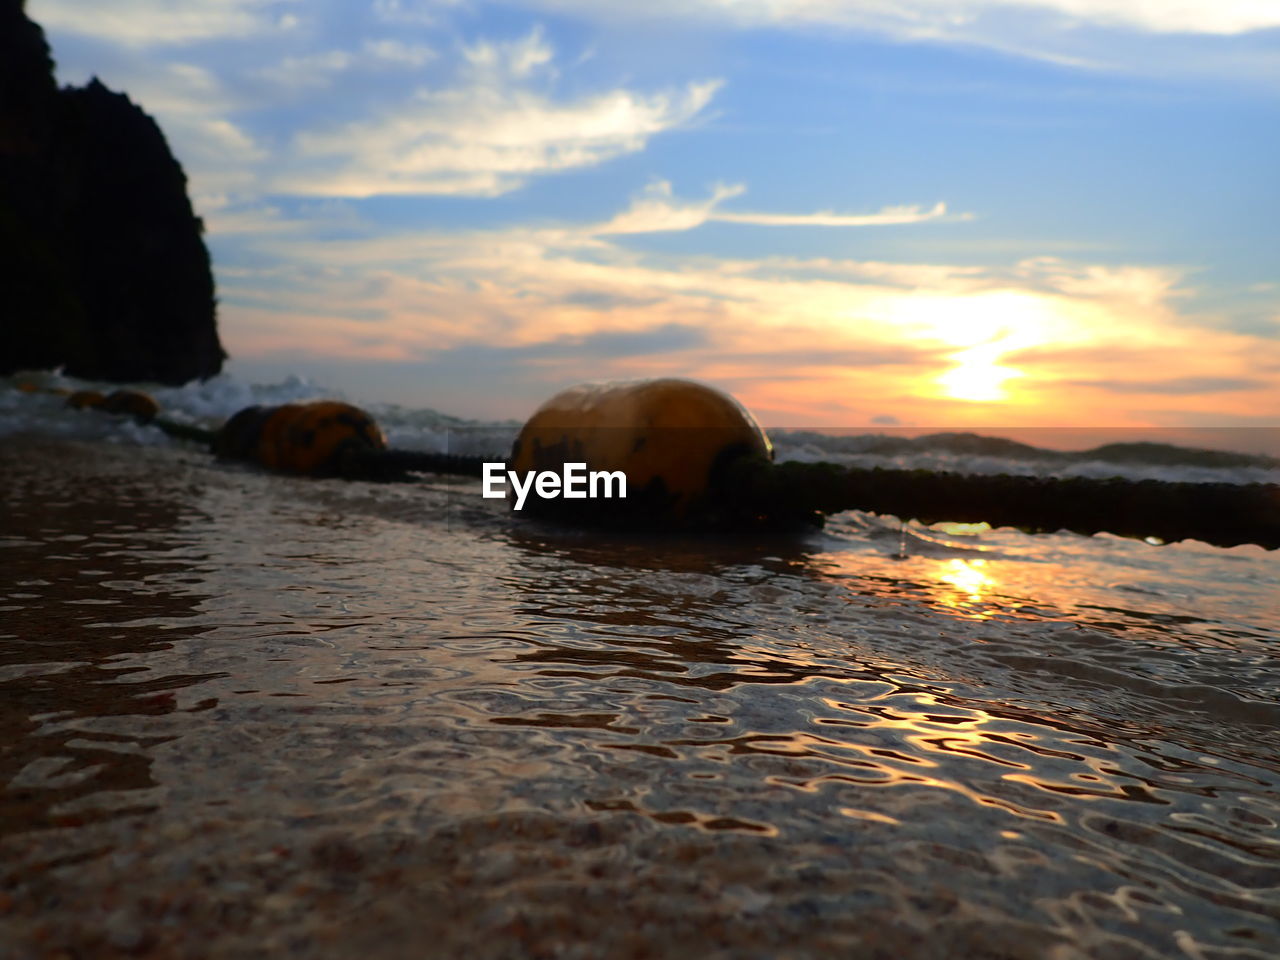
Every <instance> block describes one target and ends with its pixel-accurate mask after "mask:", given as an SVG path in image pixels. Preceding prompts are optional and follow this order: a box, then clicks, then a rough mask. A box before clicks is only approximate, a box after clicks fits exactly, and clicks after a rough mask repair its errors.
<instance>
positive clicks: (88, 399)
mask: <svg viewBox="0 0 1280 960" xmlns="http://www.w3.org/2000/svg"><path fill="white" fill-rule="evenodd" d="M106 402H107V398H106V397H104V396H103V395H102V394H101V393H99V392H98V391H97V390H77V391H76V392H75V393H73V394H71V396H69V397H67V406H68V407H75V409H77V410H84V409H97V408H99V407H101V406H102V405H103V404H104V403H106Z"/></svg>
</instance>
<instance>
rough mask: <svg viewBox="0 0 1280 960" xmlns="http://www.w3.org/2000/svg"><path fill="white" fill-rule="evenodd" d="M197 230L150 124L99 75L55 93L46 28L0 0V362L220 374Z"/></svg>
mask: <svg viewBox="0 0 1280 960" xmlns="http://www.w3.org/2000/svg"><path fill="white" fill-rule="evenodd" d="M202 232H203V224H202V223H201V222H200V219H199V218H198V217H196V216H195V214H194V213H193V212H192V209H191V203H190V201H189V200H188V198H187V193H186V176H185V175H184V174H183V172H182V167H181V166H180V165H179V164H178V162H177V160H175V159H174V157H173V154H172V153H171V152H170V150H169V146H168V144H167V143H166V142H165V139H164V134H163V133H161V131H160V128H159V127H158V126H156V123H155V121H154V120H152V119H151V118H150V117H149V116H147V114H146V113H144V112H143V111H142V110H141V109H140V108H139V107H137V106H136V105H135V104H133V103H132V102H131V101H130V100H129V98H128V97H127V96H126V95H124V94H122V93H112V92H111V91H110V90H108V89H107V88H106V87H105V86H103V85H102V84H101V83H100V82H99V81H98V80H97V79H96V78H95V79H94V80H93V81H92V82H90V83H89V85H88V86H87V87H83V88H74V87H68V88H65V89H62V90H58V89H57V87H56V84H55V82H54V76H53V62H52V60H51V59H50V56H49V48H48V45H47V44H46V42H45V39H44V33H43V31H42V30H41V29H40V27H39V26H37V25H36V24H34V23H32V22H31V21H30V20H29V19H28V18H27V17H26V14H25V13H24V11H23V2H22V0H0V264H3V266H0V271H3V273H4V274H7V276H5V278H4V283H3V285H2V286H0V298H3V299H2V300H0V313H3V314H4V315H5V322H4V323H3V324H0V373H10V372H13V371H14V370H20V369H45V368H49V367H55V366H64V367H65V368H66V372H67V373H70V374H73V375H75V376H81V377H91V378H95V379H101V380H116V381H130V380H154V381H158V382H161V383H175V384H176V383H185V382H187V381H188V380H192V379H196V378H202V377H209V376H212V375H214V374H216V373H217V372H218V371H219V370H221V368H222V361H223V360H224V359H225V356H226V355H225V354H224V353H223V351H222V347H221V345H220V343H219V342H218V333H217V327H216V323H215V317H214V304H215V301H214V295H213V275H212V272H211V271H210V267H209V254H208V251H207V249H206V248H205V245H204V240H203V239H202V238H201V233H202Z"/></svg>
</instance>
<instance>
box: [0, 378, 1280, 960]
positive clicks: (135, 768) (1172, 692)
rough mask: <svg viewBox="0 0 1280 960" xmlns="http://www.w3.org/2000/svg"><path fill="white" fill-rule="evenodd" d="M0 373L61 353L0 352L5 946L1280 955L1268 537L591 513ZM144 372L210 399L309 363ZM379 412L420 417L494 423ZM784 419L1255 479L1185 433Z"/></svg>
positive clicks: (254, 953)
mask: <svg viewBox="0 0 1280 960" xmlns="http://www.w3.org/2000/svg"><path fill="white" fill-rule="evenodd" d="M20 382H22V383H33V382H34V383H37V384H38V385H39V386H42V387H78V386H84V385H85V384H81V383H79V382H77V381H72V380H70V379H67V378H62V377H58V376H56V375H53V374H47V375H43V376H41V377H34V378H33V377H32V376H30V375H28V376H24V377H19V378H6V379H0V958H5V960H8V958H14V960H27V958H44V957H67V956H70V957H137V956H141V957H258V956H298V957H355V956H359V957H364V958H369V960H376V958H383V957H386V958H398V957H436V956H439V957H512V958H515V957H538V958H542V957H548V958H560V957H564V958H596V957H609V958H611V957H628V958H630V957H636V958H639V957H663V958H665V957H695V958H721V957H723V958H774V957H796V958H800V957H819V956H821V957H885V958H890V957H893V958H896V957H903V958H911V957H939V958H942V957H992V958H995V957H999V958H1024V957H1025V958H1040V957H1045V958H1053V960H1070V958H1082V957H1097V958H1129V957H1132V958H1164V957H1186V958H1195V960H1202V958H1213V960H1228V958H1230V960H1244V958H1259V960H1261V958H1270V957H1275V956H1277V955H1280V733H1278V732H1277V729H1278V728H1280V590H1278V589H1277V585H1278V584H1280V552H1276V551H1270V552H1269V551H1266V550H1264V549H1262V548H1260V547H1256V546H1248V545H1245V546H1239V547H1232V548H1229V549H1224V548H1218V547H1212V546H1209V545H1207V544H1203V543H1199V542H1195V541H1184V542H1180V543H1174V544H1158V543H1152V542H1146V541H1142V540H1132V539H1123V538H1119V537H1114V536H1110V535H1107V534H1099V535H1095V536H1092V537H1085V536H1080V535H1076V534H1071V533H1065V532H1062V533H1056V534H1036V535H1031V534H1026V533H1022V532H1020V531H1017V530H1012V529H1003V528H1002V529H991V528H990V527H988V526H987V525H985V524H935V525H932V526H925V525H921V524H918V523H915V522H914V521H910V520H906V521H905V522H904V520H902V519H899V518H893V517H882V516H875V515H872V514H866V513H860V512H857V511H849V512H846V513H842V514H839V515H836V516H834V517H832V518H830V519H829V520H828V522H827V524H826V525H825V527H823V528H821V529H813V530H810V531H807V532H803V533H797V534H790V535H779V534H764V533H758V532H757V533H751V534H743V535H741V536H715V537H711V536H702V537H693V536H687V535H686V536H681V535H661V536H660V535H657V534H643V533H636V532H632V533H625V534H624V533H619V532H607V531H599V530H578V529H572V528H565V527H559V526H556V525H554V524H550V523H546V522H541V521H537V520H532V519H525V518H521V517H518V516H514V515H513V514H512V513H510V512H509V511H508V509H507V507H506V506H505V504H503V503H502V502H500V501H493V500H486V499H483V498H482V497H480V496H479V483H478V482H477V481H474V480H468V479H463V478H447V477H434V476H423V477H422V478H421V480H420V481H419V482H414V483H399V484H374V483H363V482H347V481H342V480H336V479H329V480H312V479H306V478H299V477H290V476H280V475H274V474H270V473H267V472H265V471H263V470H260V469H257V468H255V467H252V466H249V465H243V464H234V463H225V462H220V461H216V460H214V459H213V458H212V457H211V456H209V455H208V453H207V452H206V451H205V450H203V449H201V448H200V447H199V446H197V445H195V444H193V443H190V442H186V441H179V440H174V439H171V438H170V437H168V436H167V435H165V434H164V433H162V432H161V431H160V430H158V429H156V428H155V427H153V426H142V425H139V424H137V423H134V422H132V421H128V420H122V419H117V418H113V417H110V416H108V415H105V414H100V413H96V412H93V411H75V410H70V409H67V408H66V407H65V405H64V403H63V400H62V398H61V397H58V396H55V395H53V394H49V393H29V392H24V391H22V390H20V389H18V385H19V383H20ZM151 392H152V394H153V395H154V396H155V397H156V399H157V400H158V402H159V403H160V405H161V407H162V410H163V411H164V416H166V417H167V418H169V419H171V420H174V421H178V422H184V423H190V424H194V425H202V426H212V425H214V424H216V423H218V422H220V421H221V420H223V419H225V418H226V417H227V416H229V415H230V414H231V413H233V412H235V411H236V410H238V409H240V408H242V407H244V406H248V405H250V404H255V403H257V404H267V403H282V402H288V401H292V400H301V399H308V398H314V397H319V396H332V395H333V393H332V391H327V390H325V389H323V387H321V386H318V385H316V384H313V383H310V382H308V381H307V380H305V379H302V378H291V379H288V380H286V381H283V382H281V383H275V384H251V383H246V382H241V381H237V380H235V379H234V378H230V377H222V378H217V379H215V380H212V381H208V382H205V383H203V384H193V385H189V386H186V387H181V388H168V389H153V390H151ZM367 409H369V410H370V412H371V413H373V414H374V415H375V417H376V418H377V419H378V421H379V423H380V424H381V425H382V426H383V428H384V430H385V431H386V433H387V435H388V438H389V441H390V443H391V445H392V446H394V447H398V448H403V449H420V450H445V449H447V450H450V451H452V452H468V453H490V452H493V453H496V454H498V455H499V456H501V455H502V454H504V453H505V452H506V448H507V446H509V443H510V440H511V438H512V437H513V436H514V435H515V432H516V430H517V429H518V427H519V424H518V423H514V422H501V423H493V422H479V421H474V420H468V419H466V418H465V417H464V416H452V415H448V414H444V413H440V412H436V411H432V410H422V409H409V408H406V407H398V406H392V405H369V406H368V407H367ZM462 413H463V414H465V411H462ZM773 440H774V443H775V447H776V450H777V455H778V457H779V458H780V459H808V460H836V461H839V462H845V463H849V464H853V465H859V466H875V465H885V466H907V467H925V468H928V469H938V470H949V471H955V472H962V473H1034V474H1041V475H1079V476H1123V477H1129V478H1134V479H1141V478H1155V479H1168V480H1191V481H1195V482H1230V483H1258V482H1263V483H1280V465H1278V464H1277V463H1276V462H1275V461H1273V460H1269V459H1268V458H1266V457H1263V456H1216V455H1208V454H1205V453H1204V452H1203V451H1201V452H1195V451H1182V452H1177V451H1171V449H1170V448H1167V447H1159V448H1156V447H1154V446H1142V445H1136V446H1135V445H1118V446H1116V447H1114V448H1112V449H1110V450H1103V451H1102V453H1101V454H1099V455H1093V454H1090V455H1067V454H1062V453H1061V452H1053V451H1048V450H1039V449H1036V448H1034V447H1027V446H1020V445H1016V444H1010V443H1009V442H1008V441H1002V440H1000V439H999V438H990V437H988V438H983V437H975V436H973V435H967V434H966V435H956V434H950V435H943V436H940V437H934V438H930V439H925V440H923V441H920V440H913V441H907V440H904V439H902V438H900V437H897V438H886V437H883V436H877V435H874V434H872V433H869V432H868V433H852V434H846V435H844V436H839V437H833V436H828V435H825V434H822V433H819V432H815V431H776V432H774V434H773Z"/></svg>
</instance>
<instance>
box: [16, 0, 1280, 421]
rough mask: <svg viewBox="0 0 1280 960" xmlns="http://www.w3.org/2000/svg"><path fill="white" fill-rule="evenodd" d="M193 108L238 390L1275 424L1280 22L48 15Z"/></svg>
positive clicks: (570, 3)
mask: <svg viewBox="0 0 1280 960" xmlns="http://www.w3.org/2000/svg"><path fill="white" fill-rule="evenodd" d="M27 10H28V14H29V15H30V16H31V17H32V18H33V19H34V20H36V21H37V22H39V23H40V24H41V25H42V26H43V27H44V28H45V30H46V34H47V36H48V39H49V42H50V46H51V47H52V51H53V55H54V59H55V61H56V63H57V69H58V78H59V80H60V82H62V83H74V84H80V83H84V82H86V81H87V80H88V79H89V78H90V77H91V76H95V75H96V76H98V77H99V78H101V80H102V81H103V82H104V83H106V84H107V86H109V87H110V88H112V89H114V90H123V91H125V92H127V93H128V94H129V95H130V97H131V98H132V99H133V100H134V101H135V102H136V103H138V104H139V105H141V106H142V107H143V108H144V109H145V110H147V111H148V112H149V113H151V114H152V115H153V116H155V117H156V119H157V120H158V121H159V123H160V125H161V127H162V128H163V130H164V131H165V133H166V136H167V137H168V139H169V142H170V145H171V146H172V148H173V150H174V152H175V154H176V155H177V157H178V158H179V160H180V161H181V162H182V164H183V165H184V167H185V169H186V172H187V175H188V178H189V188H190V192H191V196H192V201H193V204H194V206H195V208H196V212H197V213H198V214H199V215H200V216H201V217H202V218H203V219H204V221H205V224H206V227H207V234H206V239H207V241H208V244H209V247H210V251H211V254H212V256H213V261H214V271H215V278H216V282H217V289H218V298H219V328H220V331H221V335H222V339H223V342H224V344H225V346H226V348H227V350H228V352H229V353H230V354H231V356H232V358H233V359H232V364H231V366H230V369H231V370H232V371H233V372H234V373H236V374H237V375H239V376H243V377H247V378H251V379H255V380H270V379H278V378H279V377H281V376H283V375H285V374H287V373H299V374H303V375H307V376H309V377H311V378H313V379H315V380H317V381H319V382H322V383H326V384H331V385H333V386H335V387H337V388H341V389H343V390H345V391H346V393H347V394H348V395H349V396H351V397H353V398H356V399H364V400H384V401H395V402H400V403H406V404H410V405H414V406H431V407H435V408H436V409H440V410H444V411H446V412H449V413H453V414H458V415H463V416H471V417H522V416H525V415H527V414H528V413H529V412H530V411H531V410H532V409H533V408H534V407H536V406H537V404H538V403H539V402H540V401H541V400H543V399H545V398H546V397H547V396H549V395H550V394H552V393H554V392H555V391H557V390H559V389H561V388H562V387H565V386H568V385H570V384H573V383H576V382H579V381H582V380H594V379H602V378H632V377H650V376H682V377H692V378H695V379H700V380H704V381H707V382H710V383H712V384H715V385H717V386H719V387H721V388H723V389H726V390H728V391H730V392H732V393H733V394H734V395H736V396H737V397H738V398H739V399H741V400H742V401H743V402H744V403H745V404H746V405H747V406H748V407H749V408H750V409H751V410H753V412H755V414H756V415H757V417H758V418H759V419H760V420H761V421H762V422H764V423H766V424H770V425H785V426H807V427H814V426H817V427H822V426H828V427H850V428H860V427H886V428H887V427H898V426H901V427H928V428H945V429H986V430H989V431H990V430H996V429H1001V428H1005V429H1012V428H1027V427H1075V428H1095V427H1127V428H1170V427H1179V428H1180V427H1257V426H1262V427H1277V426H1280V270H1278V269H1277V268H1278V267H1280V176H1277V173H1276V171H1277V170H1280V2H1277V0H645V2H643V3H637V2H634V0H513V2H510V3H503V4H498V3H480V2H469V0H371V2H367V3H355V2H350V0H346V2H338V0H307V2H305V3H303V2H299V0H29V2H28V4H27Z"/></svg>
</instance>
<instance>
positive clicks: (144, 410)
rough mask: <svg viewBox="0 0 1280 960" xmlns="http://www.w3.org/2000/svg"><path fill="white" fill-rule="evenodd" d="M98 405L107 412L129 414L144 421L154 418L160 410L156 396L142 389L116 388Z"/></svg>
mask: <svg viewBox="0 0 1280 960" xmlns="http://www.w3.org/2000/svg"><path fill="white" fill-rule="evenodd" d="M98 407H99V409H101V410H104V411H106V412H107V413H125V414H128V415H129V416H131V417H136V418H137V419H138V420H141V421H143V422H144V423H145V422H147V421H149V420H154V419H155V418H156V415H157V414H158V413H159V412H160V404H158V403H156V401H155V398H154V397H152V396H151V395H150V394H147V393H143V392H142V391H141V390H115V391H113V392H112V393H111V394H110V395H109V396H108V397H107V398H106V399H105V400H103V401H102V403H100V404H99V405H98Z"/></svg>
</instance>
